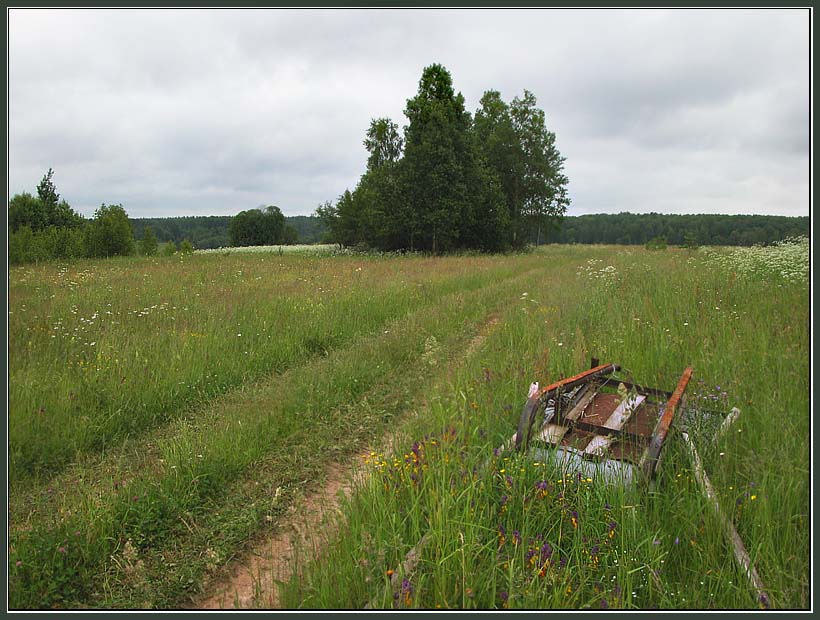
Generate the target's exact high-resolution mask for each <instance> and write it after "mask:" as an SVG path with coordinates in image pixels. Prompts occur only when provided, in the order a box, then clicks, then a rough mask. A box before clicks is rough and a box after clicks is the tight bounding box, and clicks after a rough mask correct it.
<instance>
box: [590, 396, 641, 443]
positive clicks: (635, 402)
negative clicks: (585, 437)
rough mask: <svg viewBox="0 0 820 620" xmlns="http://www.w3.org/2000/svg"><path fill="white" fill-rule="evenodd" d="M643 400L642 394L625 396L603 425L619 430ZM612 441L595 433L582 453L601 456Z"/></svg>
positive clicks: (608, 437) (611, 438)
mask: <svg viewBox="0 0 820 620" xmlns="http://www.w3.org/2000/svg"><path fill="white" fill-rule="evenodd" d="M645 400H646V396H645V395H644V394H636V395H632V396H629V397H627V398H625V399H624V400H623V402H621V404H620V405H618V407H617V408H616V409H615V411H613V412H612V415H610V416H609V418H608V419H607V421H606V422H604V424H603V427H604V428H609V429H612V430H615V431H619V430H621V429H622V428H623V426H624V424H626V421H627V420H628V419H629V418H630V416H632V412H634V411H635V410H636V409H637V408H638V407H640V406H641V403H643V401H645ZM613 441H614V439H613V437H610V436H603V435H596V436H595V437H593V438H592V440H591V441H590V442H589V444H587V447H586V449H584V453H585V454H592V455H595V456H603V455H604V454H606V451H607V450H609V446H610V445H611V444H612V442H613Z"/></svg>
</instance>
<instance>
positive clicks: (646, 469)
mask: <svg viewBox="0 0 820 620" xmlns="http://www.w3.org/2000/svg"><path fill="white" fill-rule="evenodd" d="M692 372H693V368H692V367H691V366H689V367H688V368H687V369H686V370H684V371H683V375H681V378H680V381H678V386H677V387H676V388H675V391H674V392H672V397H671V398H670V399H669V401H668V402H667V403H666V407H665V408H664V411H663V415H662V416H661V417H660V419H659V420H658V424H657V425H656V426H655V430H654V432H653V433H652V439H650V440H649V446H647V448H646V452H645V453H644V455H643V458H642V462H641V464H640V468H641V470H642V471H643V473H644V475H645V476H646V478H647V479H649V478H651V477H652V476H653V475H654V473H655V468H656V465H657V463H658V457H659V456H660V452H661V448H662V447H663V442H664V441H665V440H666V435H667V434H668V433H669V429H670V427H671V426H672V420H673V419H674V417H675V413H676V412H677V410H678V407H679V406H680V401H681V398H682V397H683V393H684V391H685V390H686V386H687V385H688V384H689V379H691V378H692Z"/></svg>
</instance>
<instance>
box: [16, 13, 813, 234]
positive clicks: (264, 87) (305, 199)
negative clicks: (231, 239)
mask: <svg viewBox="0 0 820 620" xmlns="http://www.w3.org/2000/svg"><path fill="white" fill-rule="evenodd" d="M7 15H8V84H7V98H8V134H7V140H8V143H7V148H8V188H7V191H8V195H9V196H13V195H14V194H17V193H21V192H24V191H28V192H31V193H35V192H36V187H37V184H38V183H39V181H40V179H41V178H42V177H43V175H44V174H45V172H46V171H47V170H48V168H49V167H51V168H53V169H54V177H53V180H54V182H55V184H56V186H57V191H58V192H59V193H60V195H61V196H62V198H64V199H65V200H66V201H67V202H68V203H69V204H70V205H71V206H72V207H74V209H75V210H77V211H78V212H80V213H82V214H83V215H85V216H91V215H92V214H93V212H94V210H95V209H96V208H97V207H99V206H100V204H102V203H105V204H122V205H123V206H124V207H125V209H126V211H127V212H128V214H129V216H131V217H135V218H137V217H169V216H180V215H235V214H236V213H238V212H239V211H242V210H245V209H252V208H255V207H259V206H263V205H271V204H273V205H277V206H278V207H279V208H280V209H281V210H282V212H283V213H284V214H285V215H310V214H311V213H313V212H314V210H315V209H316V207H317V206H318V205H319V204H322V203H324V202H325V201H328V200H330V201H335V200H336V199H337V198H338V196H339V195H340V194H341V193H342V192H343V191H344V190H345V189H351V190H352V189H353V188H354V187H355V185H356V183H357V181H358V179H359V177H360V176H361V174H362V173H363V172H364V169H365V163H366V161H367V152H366V151H365V148H364V146H363V144H362V141H363V140H364V137H365V132H366V131H367V128H368V126H369V124H370V121H371V119H374V118H379V117H385V116H386V117H389V118H391V119H392V120H393V121H394V122H396V123H398V125H399V126H400V127H404V126H405V125H406V124H407V118H406V117H405V116H404V108H405V105H406V102H407V99H409V98H411V97H413V96H414V95H415V94H416V91H417V89H418V82H419V78H420V77H421V73H422V70H423V68H424V67H425V66H428V65H430V64H433V63H440V64H443V65H444V66H445V67H446V68H447V69H448V70H449V71H450V73H451V75H452V77H453V84H454V87H455V90H456V91H459V92H461V93H462V94H463V95H464V97H465V102H466V107H467V109H468V110H469V111H470V112H472V113H475V110H476V109H477V108H478V107H479V105H480V104H479V100H480V98H481V96H482V94H483V93H484V92H485V91H486V90H498V91H500V92H501V95H502V97H503V98H504V100H505V101H507V102H510V101H512V99H513V98H514V97H516V96H519V97H520V96H522V95H523V92H524V90H525V89H526V90H529V91H531V92H532V93H533V94H534V95H535V96H536V98H537V102H538V103H537V105H538V107H539V108H541V109H542V110H544V112H545V115H546V125H547V127H548V129H550V130H551V131H553V132H554V133H555V135H556V145H557V147H558V149H559V151H560V152H561V154H562V155H563V156H564V157H566V161H565V164H564V172H565V174H566V175H567V177H568V178H569V185H568V189H569V195H570V198H571V200H572V202H571V205H570V207H569V208H568V210H567V215H582V214H585V213H619V212H623V211H630V212H632V213H649V212H657V213H726V214H739V213H743V214H768V215H789V216H806V215H809V214H810V188H811V183H810V180H811V179H810V163H809V156H810V152H811V139H810V109H811V108H810V102H811V81H810V78H811V69H810V34H811V33H810V13H809V10H808V9H762V8H758V9H728V10H714V9H703V10H700V9H698V10H695V9H665V10H661V9H634V10H625V9H612V10H603V9H581V10H559V9H528V10H507V9H504V10H501V9H475V10H467V9H424V10H423V9H367V10H363V9H359V10H350V9H345V10H342V9H314V10H309V9H260V10H250V9H245V10H226V9H222V10H220V9H178V10H167V9H131V10H126V9H108V10H105V9H67V10H57V9H9V10H8V14H7Z"/></svg>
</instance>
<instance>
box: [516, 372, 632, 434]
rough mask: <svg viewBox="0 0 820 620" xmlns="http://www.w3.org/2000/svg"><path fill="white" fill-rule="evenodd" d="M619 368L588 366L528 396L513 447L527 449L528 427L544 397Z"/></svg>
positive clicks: (529, 427)
mask: <svg viewBox="0 0 820 620" xmlns="http://www.w3.org/2000/svg"><path fill="white" fill-rule="evenodd" d="M620 369H621V367H620V366H618V365H617V364H603V365H601V366H596V367H595V368H590V369H589V370H586V371H584V372H582V373H579V374H577V375H573V376H572V377H567V378H566V379H561V380H560V381H556V382H555V383H550V384H549V385H548V386H546V387H544V388H542V389H540V390H539V391H537V392H536V393H535V394H533V395H532V396H530V398H529V399H527V402H526V404H525V405H524V410H523V411H522V412H521V418H520V419H519V421H518V430H517V431H516V433H515V449H516V450H521V449H522V448H523V449H524V450H526V449H527V444H528V443H529V435H530V429H531V428H532V424H533V422H535V413H536V411H538V409H539V407H540V406H541V404H542V402H543V401H544V400H545V399H547V398H549V397H550V396H553V395H555V393H557V392H558V391H559V390H569V389H572V388H574V387H575V386H576V385H581V384H582V383H586V382H587V381H590V380H592V379H594V378H595V377H600V376H601V375H608V374H612V373H613V372H617V371H618V370H620ZM556 407H557V403H556Z"/></svg>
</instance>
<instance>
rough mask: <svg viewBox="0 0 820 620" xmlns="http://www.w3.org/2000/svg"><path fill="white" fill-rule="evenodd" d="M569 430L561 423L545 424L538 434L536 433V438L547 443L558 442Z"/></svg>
mask: <svg viewBox="0 0 820 620" xmlns="http://www.w3.org/2000/svg"><path fill="white" fill-rule="evenodd" d="M568 430H569V429H568V428H567V427H566V426H561V425H560V424H544V426H542V427H541V430H540V431H538V435H536V437H535V439H537V440H538V441H544V442H546V443H552V444H557V443H559V442H560V441H561V440H562V439H563V438H564V435H566V434H567V431H568Z"/></svg>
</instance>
